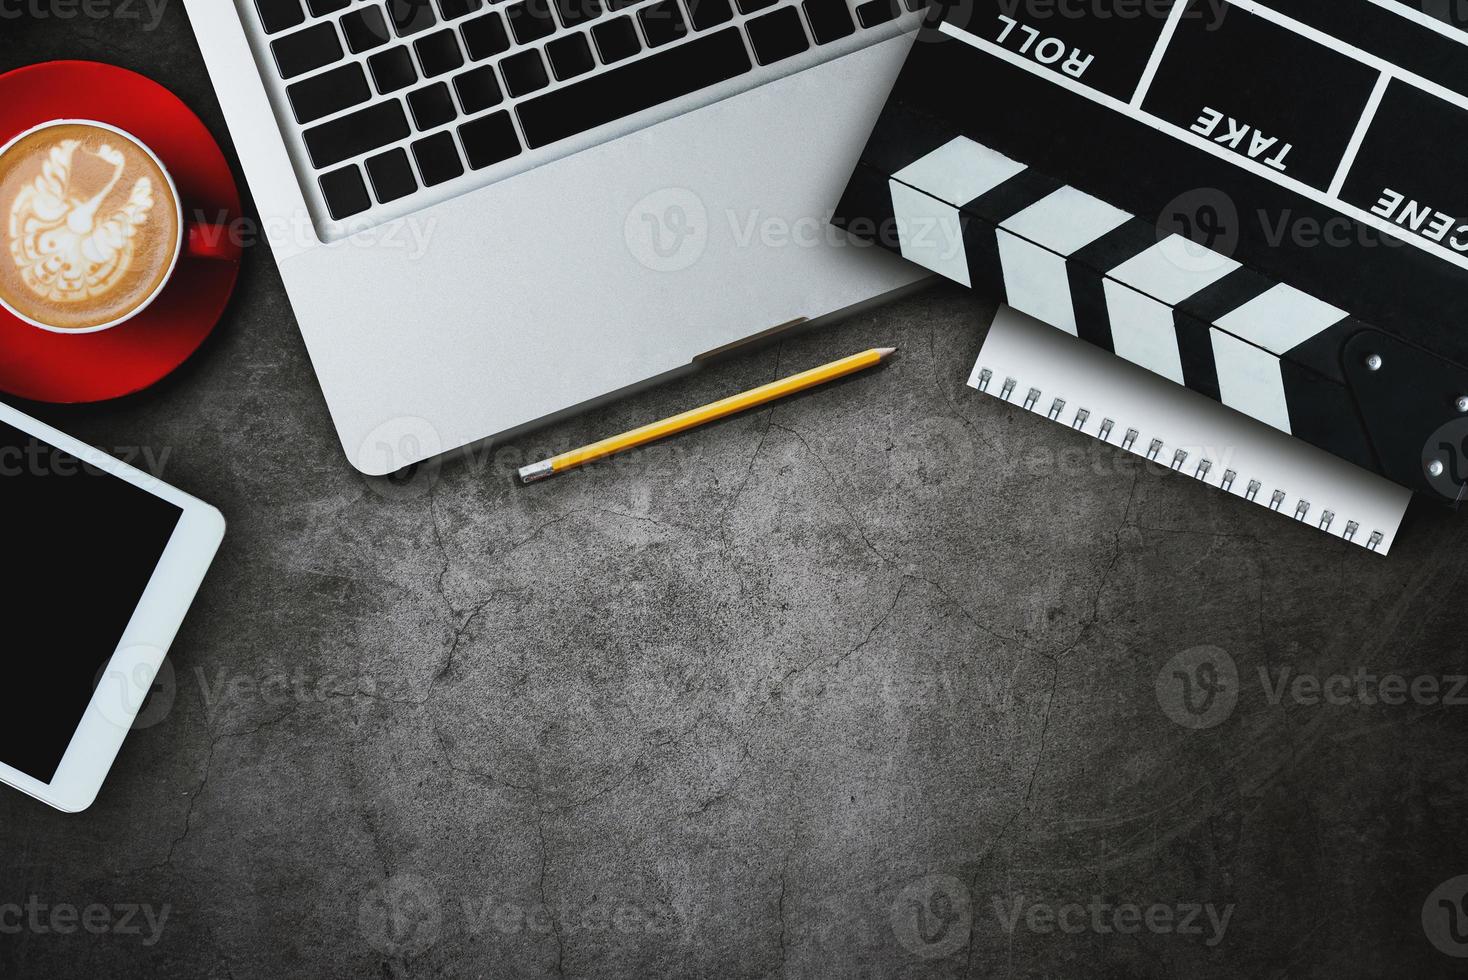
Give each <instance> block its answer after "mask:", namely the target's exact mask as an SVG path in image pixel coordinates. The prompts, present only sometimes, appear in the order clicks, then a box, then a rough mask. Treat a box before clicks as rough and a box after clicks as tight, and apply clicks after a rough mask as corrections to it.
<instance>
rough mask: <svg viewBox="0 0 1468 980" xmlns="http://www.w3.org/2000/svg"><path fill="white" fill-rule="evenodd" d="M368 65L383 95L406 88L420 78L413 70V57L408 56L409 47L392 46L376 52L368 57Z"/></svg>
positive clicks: (373, 79) (378, 89)
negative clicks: (389, 48)
mask: <svg viewBox="0 0 1468 980" xmlns="http://www.w3.org/2000/svg"><path fill="white" fill-rule="evenodd" d="M367 67H368V68H369V69H371V71H372V81H373V82H375V83H376V84H377V91H379V92H381V93H382V94H383V95H386V94H387V93H389V92H396V91H398V90H399V89H405V88H407V87H408V86H409V85H412V84H413V83H414V82H416V81H417V80H418V73H417V72H415V71H414V70H413V59H412V58H410V57H408V49H407V48H392V49H391V50H388V51H382V52H379V53H378V54H374V55H373V56H372V57H370V58H368V59H367Z"/></svg>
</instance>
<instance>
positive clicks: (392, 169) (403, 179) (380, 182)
mask: <svg viewBox="0 0 1468 980" xmlns="http://www.w3.org/2000/svg"><path fill="white" fill-rule="evenodd" d="M367 177H368V179H369V180H371V181H372V193H374V194H376V195H377V200H378V202H379V203H381V204H386V203H387V202H389V201H396V200H397V199H398V198H400V197H407V196H408V195H409V194H411V193H413V192H414V191H416V190H417V189H418V181H417V180H416V179H414V177H413V167H412V165H411V164H409V163H408V154H407V151H405V150H404V149H403V148H402V147H397V148H396V149H392V150H388V151H387V152H386V153H379V154H378V155H377V156H375V157H368V158H367Z"/></svg>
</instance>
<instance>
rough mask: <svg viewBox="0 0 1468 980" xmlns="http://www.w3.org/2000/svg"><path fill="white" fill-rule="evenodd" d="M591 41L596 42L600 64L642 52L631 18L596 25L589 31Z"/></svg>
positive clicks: (619, 18)
mask: <svg viewBox="0 0 1468 980" xmlns="http://www.w3.org/2000/svg"><path fill="white" fill-rule="evenodd" d="M591 39H592V40H593V41H595V42H596V50H597V51H598V52H600V53H601V60H602V63H603V64H607V65H610V64H611V63H612V62H614V61H621V60H622V59H623V58H630V57H632V56H633V55H634V54H636V53H637V52H639V51H641V50H642V42H641V41H639V40H638V39H637V28H636V27H634V26H632V18H631V17H614V18H612V19H611V20H609V21H607V22H606V23H604V24H597V25H596V26H595V27H593V28H592V29H591Z"/></svg>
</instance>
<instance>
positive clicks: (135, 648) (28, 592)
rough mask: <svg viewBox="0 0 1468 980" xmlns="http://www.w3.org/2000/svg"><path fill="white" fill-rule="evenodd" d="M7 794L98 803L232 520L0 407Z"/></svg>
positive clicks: (0, 722) (2, 742)
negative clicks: (10, 789) (13, 791)
mask: <svg viewBox="0 0 1468 980" xmlns="http://www.w3.org/2000/svg"><path fill="white" fill-rule="evenodd" d="M0 529H3V530H0V533H3V535H4V537H3V540H4V543H5V547H4V549H3V552H0V554H3V561H4V566H5V575H4V579H5V582H6V585H5V586H4V589H3V591H0V617H3V622H4V623H5V627H4V636H5V640H6V646H7V649H5V650H4V654H5V661H6V672H5V679H4V683H3V686H0V782H4V783H7V784H9V785H11V786H14V787H15V788H16V789H19V790H21V791H22V792H25V793H29V794H30V795H32V796H34V797H36V798H37V799H39V800H42V801H44V802H46V803H49V804H50V805H51V806H54V807H56V808H58V809H61V810H67V811H70V812H75V811H77V810H84V809H86V808H87V807H88V806H90V805H91V803H92V800H94V799H95V798H96V796H97V791H98V790H99V789H100V788H101V786H102V780H103V779H104V778H105V777H106V775H107V770H108V769H109V768H111V766H112V760H113V759H114V758H115V757H116V756H117V751H118V749H120V748H121V747H122V740H123V738H124V737H125V736H126V735H127V733H128V730H129V729H130V728H131V727H132V724H133V720H134V718H135V717H136V716H137V712H138V708H139V707H141V706H142V703H143V699H144V698H145V697H146V696H147V694H148V691H149V690H150V689H151V688H152V686H153V678H154V675H155V674H156V673H157V671H158V667H159V665H160V664H161V663H162V662H163V656H164V654H165V653H166V652H167V651H168V646H169V644H170V643H172V642H173V637H174V634H176V633H177V632H178V627H179V624H180V623H181V622H183V617H184V613H185V612H187V611H188V608H189V603H190V602H192V601H193V598H194V593H195V592H197V591H198V588H199V583H200V582H202V581H203V579H204V572H205V571H206V570H207V569H208V567H209V562H210V561H211V560H213V558H214V553H215V551H216V550H218V548H219V542H220V540H221V539H222V538H223V536H224V518H223V516H221V515H220V513H219V511H217V510H215V509H214V508H213V507H210V506H209V505H208V504H206V503H203V502H202V501H199V500H196V499H194V498H193V497H190V496H189V495H188V494H186V493H180V492H179V491H178V490H175V489H174V488H173V487H170V486H167V485H166V484H164V483H161V482H160V481H159V480H158V479H157V478H155V477H152V476H150V475H148V474H147V473H144V472H142V471H141V470H137V469H134V468H133V467H131V466H128V465H127V464H125V463H120V462H118V461H117V460H115V459H113V458H112V457H111V456H108V455H107V454H106V453H104V452H101V451H100V450H97V449H93V448H92V447H90V446H88V445H86V444H84V443H81V442H78V441H77V440H75V439H73V438H71V437H70V436H68V435H65V434H63V433H61V432H58V431H56V430H55V429H53V428H51V427H50V426H49V425H45V424H43V423H41V422H38V421H36V420H35V419H33V418H30V417H29V416H27V415H24V414H22V413H20V412H17V411H15V410H14V409H12V408H9V407H8V406H5V405H0Z"/></svg>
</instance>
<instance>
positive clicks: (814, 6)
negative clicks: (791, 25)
mask: <svg viewBox="0 0 1468 980" xmlns="http://www.w3.org/2000/svg"><path fill="white" fill-rule="evenodd" d="M801 6H802V7H804V8H805V19H806V21H807V23H809V24H810V33H811V36H812V37H814V38H815V39H816V43H817V44H830V43H831V42H832V41H839V40H841V39H842V38H843V37H849V36H850V35H852V34H855V33H856V25H855V24H853V23H852V22H851V11H849V10H847V9H846V0H805V2H804V3H803V4H801Z"/></svg>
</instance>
